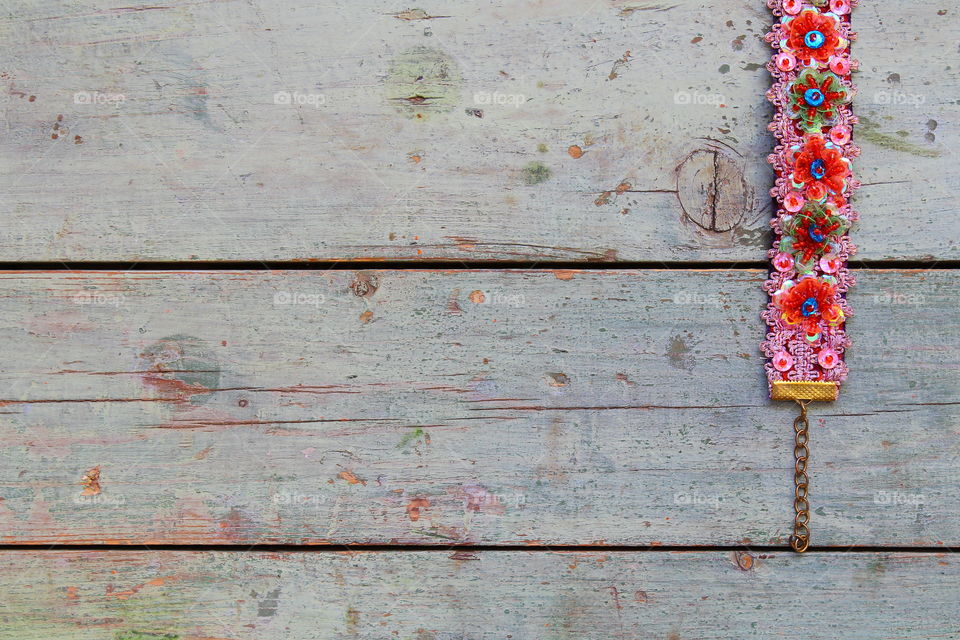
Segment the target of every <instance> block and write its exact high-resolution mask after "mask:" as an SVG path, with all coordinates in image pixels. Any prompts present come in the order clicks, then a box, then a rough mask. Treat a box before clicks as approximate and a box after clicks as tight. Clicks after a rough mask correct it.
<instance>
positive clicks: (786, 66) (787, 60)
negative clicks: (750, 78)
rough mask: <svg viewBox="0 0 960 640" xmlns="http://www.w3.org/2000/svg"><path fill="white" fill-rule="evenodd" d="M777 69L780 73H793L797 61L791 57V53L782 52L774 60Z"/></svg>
mask: <svg viewBox="0 0 960 640" xmlns="http://www.w3.org/2000/svg"><path fill="white" fill-rule="evenodd" d="M776 63H777V69H780V71H793V68H794V67H796V66H797V59H796V58H794V57H793V54H792V53H787V52H783V53H781V54H780V55H778V56H777V58H776Z"/></svg>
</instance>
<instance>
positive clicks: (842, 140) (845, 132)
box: [830, 124, 850, 147]
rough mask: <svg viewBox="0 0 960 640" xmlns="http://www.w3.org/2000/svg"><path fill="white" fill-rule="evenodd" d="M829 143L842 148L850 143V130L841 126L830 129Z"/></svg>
mask: <svg viewBox="0 0 960 640" xmlns="http://www.w3.org/2000/svg"><path fill="white" fill-rule="evenodd" d="M830 142H832V143H833V144H835V145H837V146H838V147H842V146H843V145H845V144H847V143H848V142H850V128H849V127H845V126H843V125H841V124H838V125H837V126H835V127H833V128H831V129H830Z"/></svg>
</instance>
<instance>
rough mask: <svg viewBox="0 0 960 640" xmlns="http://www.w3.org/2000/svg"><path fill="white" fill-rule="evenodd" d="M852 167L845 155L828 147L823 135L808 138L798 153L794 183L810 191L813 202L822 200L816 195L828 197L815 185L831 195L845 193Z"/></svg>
mask: <svg viewBox="0 0 960 640" xmlns="http://www.w3.org/2000/svg"><path fill="white" fill-rule="evenodd" d="M850 173H851V172H850V166H849V164H848V163H847V162H846V160H845V159H844V157H843V154H842V153H840V151H839V150H838V149H837V148H836V147H834V146H832V145H831V146H827V142H826V140H824V138H823V136H821V135H812V136H807V137H806V138H805V140H804V143H803V145H802V146H801V147H800V149H799V150H798V151H797V153H796V165H795V166H794V169H793V181H794V183H795V184H797V185H800V186H803V187H804V188H805V189H807V190H808V194H807V195H809V196H810V198H811V200H820V199H821V198H818V197H814V196H815V195H818V196H821V197H822V196H824V195H826V194H825V193H823V192H822V191H821V190H820V189H818V188H815V189H813V193H810V192H809V191H810V189H811V187H813V185H820V186H821V187H825V188H826V190H827V191H829V192H831V193H843V191H844V189H845V187H846V185H845V182H844V181H845V180H846V178H847V177H849V176H850Z"/></svg>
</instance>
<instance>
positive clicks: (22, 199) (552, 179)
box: [0, 0, 960, 262]
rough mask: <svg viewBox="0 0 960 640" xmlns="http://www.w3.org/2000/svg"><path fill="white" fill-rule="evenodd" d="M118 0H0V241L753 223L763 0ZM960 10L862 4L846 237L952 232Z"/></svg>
mask: <svg viewBox="0 0 960 640" xmlns="http://www.w3.org/2000/svg"><path fill="white" fill-rule="evenodd" d="M114 4H116V3H108V2H104V1H102V0H99V1H97V0H89V1H86V2H83V3H80V2H75V1H73V0H53V1H49V2H42V3H40V2H19V3H16V5H15V6H14V7H12V8H11V10H10V11H9V12H8V15H6V16H5V17H4V18H3V20H0V33H2V36H3V38H4V40H5V41H8V42H15V43H16V46H11V47H6V48H4V51H3V53H2V54H0V56H2V58H0V59H2V65H0V66H2V69H3V74H2V82H3V84H4V85H5V90H4V91H3V92H0V105H2V109H3V113H4V121H5V130H4V135H3V136H2V138H0V158H2V161H3V163H4V169H5V170H4V171H3V172H0V173H2V177H0V185H2V187H3V191H4V193H5V197H4V198H3V200H2V204H0V207H2V211H3V214H4V220H5V222H6V225H7V226H6V228H5V233H4V234H3V236H2V237H0V260H8V261H10V260H61V259H62V260H75V261H83V260H143V259H146V260H164V261H169V260H197V259H200V260H254V259H259V260H311V259H313V260H335V259H370V260H376V259H414V260H417V259H430V258H434V259H447V260H450V259H463V260H471V261H476V260H504V259H508V260H527V259H529V260H540V259H547V260H577V261H580V260H582V261H593V262H596V261H618V260H656V261H689V260H696V261H702V260H716V261H738V260H757V259H759V258H761V257H762V256H763V251H764V250H765V249H766V247H767V246H768V242H769V241H768V236H767V233H766V231H767V221H768V219H769V216H770V201H769V198H768V197H767V196H766V193H767V191H768V189H769V187H770V185H771V183H772V179H773V177H772V173H771V172H770V170H769V168H768V167H767V165H766V161H765V158H766V155H767V154H768V153H769V151H770V150H771V148H772V145H773V141H772V138H771V137H770V135H769V133H768V132H767V131H766V123H767V122H768V121H769V119H770V116H771V108H770V106H769V105H768V104H767V103H766V101H765V100H764V98H763V95H764V93H765V91H766V90H767V88H768V86H769V83H770V77H769V74H768V73H767V71H766V70H765V68H764V65H765V64H766V62H767V60H768V59H769V55H770V48H769V47H768V46H767V45H766V44H765V43H763V42H762V37H763V35H764V32H765V31H766V30H767V25H768V24H769V21H770V15H769V13H768V11H767V9H766V7H764V6H763V3H762V2H754V3H749V2H738V1H733V0H708V1H705V2H701V1H697V2H693V1H681V2H669V3H654V2H626V1H624V0H600V1H598V2H591V3H587V4H585V3H584V2H582V1H579V0H545V1H537V2H532V1H524V2H513V1H508V0H488V1H484V2H469V3H468V2H455V3H449V2H447V3H440V4H437V5H422V6H420V7H416V8H411V7H409V6H407V5H400V4H396V5H391V4H390V3H386V4H384V3H382V2H374V1H373V0H362V1H357V0H350V1H346V0H337V1H335V2H333V3H327V4H323V5H317V4H315V3H305V2H298V1H294V2H290V1H288V0H250V1H249V2H239V1H204V2H178V3H164V4H163V5H156V4H152V5H141V4H131V5H130V6H123V7H115V6H114ZM958 15H960V14H958V12H956V11H948V10H940V9H939V5H937V4H936V3H924V4H923V5H922V6H915V5H912V4H905V3H902V2H898V1H896V0H877V1H873V2H870V3H865V6H863V7H862V8H860V9H859V10H858V13H857V18H856V27H857V30H858V31H860V33H861V34H862V35H863V37H862V39H861V41H860V42H858V43H857V44H856V54H857V56H859V57H861V58H862V59H863V60H864V62H865V64H864V68H863V70H862V71H861V73H860V74H859V76H858V83H859V84H860V87H861V94H860V98H859V99H858V101H857V110H858V112H859V113H860V114H861V115H862V116H863V118H864V122H863V125H862V127H861V128H860V131H859V133H858V139H859V140H860V141H861V142H863V145H864V155H863V157H862V159H861V160H860V161H859V162H858V165H857V173H858V176H859V177H860V178H862V179H863V181H864V183H866V185H867V186H865V187H864V189H863V190H862V191H861V192H860V195H859V197H858V202H859V205H860V208H861V209H862V210H863V213H864V217H863V223H862V225H861V226H860V228H859V229H858V230H857V231H856V240H857V242H858V243H860V244H861V245H862V248H863V251H862V253H861V256H862V257H864V258H874V259H879V258H902V259H923V258H927V257H929V258H937V259H945V258H953V259H956V258H957V256H958V254H957V239H958V233H960V231H958V229H960V228H958V227H957V225H955V224H953V223H952V221H953V219H954V218H955V214H956V212H957V198H956V192H957V186H958V185H957V180H956V176H955V175H954V172H953V165H954V164H955V162H956V158H955V157H954V155H953V153H954V152H952V151H951V149H952V148H953V146H955V145H953V144H952V143H953V142H955V141H956V140H955V138H956V127H957V113H958V105H957V101H956V99H955V98H956V95H957V87H958V85H960V82H958V78H957V73H958V71H957V65H951V64H950V61H949V60H944V58H943V52H945V51H954V49H955V43H956V40H957V37H958V34H960V18H958ZM278 94H279V97H278ZM921 100H922V102H921ZM277 102H279V104H278V103H277ZM916 103H919V104H916ZM905 211H909V225H908V227H906V228H905V227H904V220H903V218H904V212H905Z"/></svg>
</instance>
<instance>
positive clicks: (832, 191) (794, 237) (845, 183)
mask: <svg viewBox="0 0 960 640" xmlns="http://www.w3.org/2000/svg"><path fill="white" fill-rule="evenodd" d="M856 4H857V1H856V0H829V1H828V0H806V1H802V0H767V6H768V7H770V9H771V11H772V12H773V14H774V15H775V16H777V17H778V18H779V19H780V21H779V22H778V23H777V24H775V25H774V27H773V29H772V30H771V31H770V33H768V34H767V36H766V40H767V42H769V43H770V44H771V45H772V46H773V48H774V49H775V50H776V51H775V53H774V55H773V58H772V60H771V61H770V62H769V63H768V64H767V69H769V71H770V73H771V74H772V75H773V77H774V83H773V86H772V87H771V88H770V90H769V91H768V92H767V99H769V100H770V102H772V103H773V105H774V107H775V109H776V113H775V115H774V118H773V122H771V123H770V125H769V129H770V131H772V132H773V133H774V135H775V136H776V138H777V144H776V146H775V148H774V152H773V153H772V154H771V155H770V156H769V158H768V160H769V162H770V164H771V165H773V168H774V171H775V172H776V182H775V186H774V187H773V189H772V190H771V192H770V194H771V196H773V197H774V198H775V199H776V201H777V205H778V206H777V214H776V217H774V218H773V220H771V222H770V225H771V227H772V228H773V231H774V236H775V239H774V244H773V248H772V249H771V250H770V251H769V257H770V260H771V264H772V267H773V268H772V269H771V272H770V277H769V279H768V280H767V281H766V282H765V283H764V290H765V291H767V293H768V294H769V295H770V302H769V304H768V305H767V308H766V310H765V311H764V312H763V313H762V314H761V317H762V318H763V320H764V321H765V322H766V323H767V326H768V328H769V330H768V332H767V335H766V340H764V341H763V342H762V343H761V344H760V348H761V350H762V351H763V354H764V356H766V358H767V362H766V364H765V365H764V368H765V370H766V373H767V379H768V382H769V384H770V385H771V386H772V385H773V383H774V382H777V381H781V380H784V381H820V382H835V383H837V384H839V383H841V382H842V381H843V380H844V379H845V378H846V376H847V366H846V364H845V363H844V359H843V356H844V352H845V351H846V349H847V348H848V347H849V346H850V340H849V339H848V338H847V336H846V333H845V331H844V323H845V320H846V318H848V317H850V316H851V315H852V312H851V309H850V307H849V306H848V304H847V301H846V298H845V294H846V292H847V290H848V289H849V288H850V287H851V286H853V284H854V276H853V274H852V273H850V271H849V269H848V268H847V260H848V259H849V258H850V256H852V255H854V253H855V252H856V247H855V246H854V245H853V243H852V242H851V241H850V238H849V236H848V235H847V232H848V230H849V228H850V226H851V225H852V224H853V223H854V222H855V221H856V220H857V218H858V215H857V213H856V212H855V211H854V210H853V209H852V208H851V206H850V202H849V198H850V194H851V192H852V191H853V190H854V189H856V188H858V187H859V186H860V183H859V182H858V181H857V180H855V179H854V178H853V174H852V171H851V160H852V159H853V158H856V157H857V156H858V155H859V153H860V149H859V148H858V147H857V146H855V145H854V144H853V143H852V129H853V125H855V124H856V123H857V117H856V116H854V115H853V114H852V113H851V110H850V100H851V98H852V97H853V94H854V91H855V89H854V87H853V84H852V82H851V79H850V72H851V70H853V69H856V68H857V62H856V61H855V60H852V59H851V58H850V51H849V47H850V41H851V40H853V39H854V38H855V37H856V34H855V33H853V32H852V31H850V11H851V9H852V8H853V7H854V6H856Z"/></svg>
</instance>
